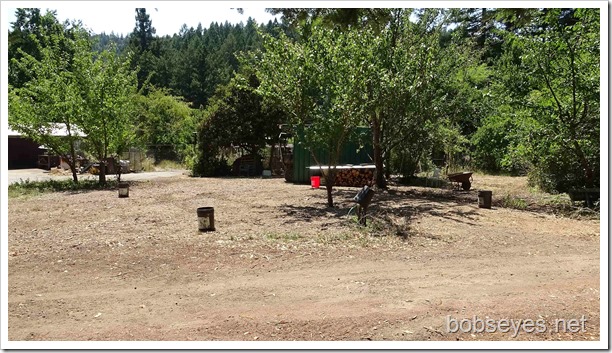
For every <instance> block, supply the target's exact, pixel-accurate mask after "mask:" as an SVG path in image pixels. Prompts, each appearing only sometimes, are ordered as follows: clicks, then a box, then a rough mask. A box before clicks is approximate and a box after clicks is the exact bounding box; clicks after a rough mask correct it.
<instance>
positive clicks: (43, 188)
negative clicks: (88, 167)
mask: <svg viewBox="0 0 612 353" xmlns="http://www.w3.org/2000/svg"><path fill="white" fill-rule="evenodd" d="M116 187H117V181H116V180H107V181H106V185H100V183H99V182H98V180H79V182H77V183H75V182H73V181H72V180H71V179H62V180H44V181H31V180H29V179H27V180H21V181H20V182H17V183H13V184H10V185H9V187H8V191H9V193H8V194H9V196H10V197H18V196H28V195H29V196H33V195H37V194H42V193H49V192H65V191H73V192H75V191H90V190H112V189H115V188H116Z"/></svg>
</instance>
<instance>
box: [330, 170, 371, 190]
mask: <svg viewBox="0 0 612 353" xmlns="http://www.w3.org/2000/svg"><path fill="white" fill-rule="evenodd" d="M373 178H374V169H365V168H359V169H340V170H338V172H337V173H336V182H335V183H334V184H335V185H336V186H357V187H363V186H364V185H370V183H371V182H372V179H373Z"/></svg>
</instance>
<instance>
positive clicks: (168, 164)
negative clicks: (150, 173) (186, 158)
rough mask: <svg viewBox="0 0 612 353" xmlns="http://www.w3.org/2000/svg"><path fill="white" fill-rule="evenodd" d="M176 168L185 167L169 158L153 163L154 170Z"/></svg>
mask: <svg viewBox="0 0 612 353" xmlns="http://www.w3.org/2000/svg"><path fill="white" fill-rule="evenodd" d="M176 169H185V166H184V165H182V164H181V163H178V162H175V161H169V160H165V159H164V160H161V161H160V162H159V163H157V164H155V170H176Z"/></svg>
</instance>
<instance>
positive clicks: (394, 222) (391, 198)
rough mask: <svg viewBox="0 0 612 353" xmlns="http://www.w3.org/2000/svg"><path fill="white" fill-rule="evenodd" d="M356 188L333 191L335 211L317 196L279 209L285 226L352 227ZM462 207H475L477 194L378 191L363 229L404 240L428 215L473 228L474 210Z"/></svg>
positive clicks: (418, 190) (451, 191) (354, 221)
mask: <svg viewBox="0 0 612 353" xmlns="http://www.w3.org/2000/svg"><path fill="white" fill-rule="evenodd" d="M358 191H359V189H357V188H337V189H336V190H335V191H334V203H335V207H332V208H330V207H327V203H326V201H327V199H326V198H325V197H324V196H323V195H321V196H322V197H321V200H320V201H317V202H316V204H314V205H313V204H311V205H307V206H300V205H295V204H284V205H282V206H280V207H279V209H280V210H281V211H283V212H284V213H285V217H284V219H285V222H284V223H285V224H291V223H302V222H306V223H308V222H313V221H320V220H322V219H330V220H332V219H334V220H336V221H339V222H347V223H348V222H352V223H353V224H356V208H354V207H355V206H356V203H355V202H354V201H353V197H354V196H355V195H356V194H357V192H358ZM466 205H475V206H477V205H478V196H477V191H455V190H449V189H438V188H409V189H407V190H398V189H397V188H395V187H391V188H390V189H389V190H379V191H377V192H376V194H375V195H374V198H373V200H372V203H371V205H370V207H369V209H368V216H367V222H368V226H367V229H368V230H369V231H371V233H372V234H373V235H389V234H395V235H398V236H401V237H403V238H407V237H409V236H410V234H411V223H412V222H413V221H414V219H415V218H416V217H417V216H420V215H432V216H435V217H441V218H444V219H448V220H451V221H454V222H458V223H463V224H469V225H475V224H476V223H475V222H476V221H477V212H476V209H475V208H474V209H468V210H466V208H465V207H460V206H466Z"/></svg>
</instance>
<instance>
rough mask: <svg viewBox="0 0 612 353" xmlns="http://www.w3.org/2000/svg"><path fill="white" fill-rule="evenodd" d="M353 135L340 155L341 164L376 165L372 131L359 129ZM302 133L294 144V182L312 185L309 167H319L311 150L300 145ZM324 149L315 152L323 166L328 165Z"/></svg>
mask: <svg viewBox="0 0 612 353" xmlns="http://www.w3.org/2000/svg"><path fill="white" fill-rule="evenodd" d="M355 132H356V133H355V134H352V135H353V136H354V137H352V138H350V139H347V141H345V143H344V146H343V148H342V152H341V153H340V164H362V163H374V162H373V160H372V158H373V156H374V154H373V148H372V131H371V130H370V128H369V127H358V128H357V129H356V131H355ZM300 136H302V135H301V134H300V133H298V134H297V136H296V137H295V140H294V142H293V182H294V183H296V184H309V183H310V175H311V173H310V169H309V168H308V167H310V166H314V165H317V163H316V162H315V160H314V158H312V155H311V153H310V150H309V149H306V148H305V146H304V145H303V144H301V143H300ZM325 152H326V151H324V150H323V149H319V150H317V151H315V154H316V156H317V159H318V160H319V162H321V163H322V164H323V165H325V164H327V162H328V160H327V153H325Z"/></svg>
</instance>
